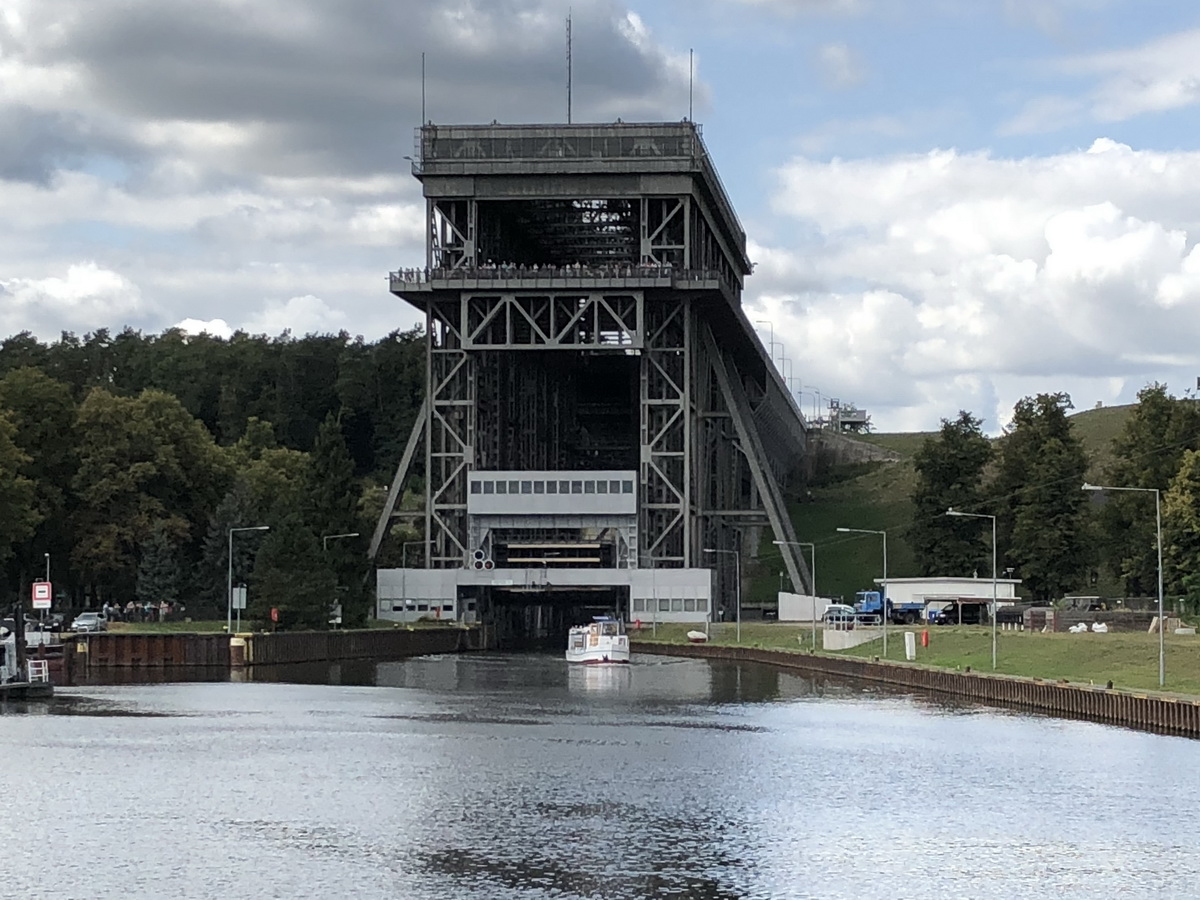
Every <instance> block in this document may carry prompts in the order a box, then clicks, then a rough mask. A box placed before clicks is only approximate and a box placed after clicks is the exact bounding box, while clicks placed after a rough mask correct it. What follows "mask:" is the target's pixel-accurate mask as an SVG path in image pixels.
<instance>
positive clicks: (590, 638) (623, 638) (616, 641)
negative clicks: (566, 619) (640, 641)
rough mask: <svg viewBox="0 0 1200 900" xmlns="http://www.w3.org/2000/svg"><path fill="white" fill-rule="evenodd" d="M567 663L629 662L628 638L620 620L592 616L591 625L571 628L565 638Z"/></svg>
mask: <svg viewBox="0 0 1200 900" xmlns="http://www.w3.org/2000/svg"><path fill="white" fill-rule="evenodd" d="M567 662H573V663H592V664H595V663H627V662H629V638H628V636H627V635H626V634H625V627H624V625H623V623H622V622H621V620H620V619H614V618H613V617H612V616H594V617H593V620H592V624H590V625H575V626H574V627H572V628H571V632H570V635H569V636H568V637H567Z"/></svg>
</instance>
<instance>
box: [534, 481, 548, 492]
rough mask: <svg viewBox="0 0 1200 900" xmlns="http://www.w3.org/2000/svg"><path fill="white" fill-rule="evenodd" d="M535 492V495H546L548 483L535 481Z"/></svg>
mask: <svg viewBox="0 0 1200 900" xmlns="http://www.w3.org/2000/svg"><path fill="white" fill-rule="evenodd" d="M533 492H534V493H535V494H544V493H546V482H544V481H535V482H534V483H533Z"/></svg>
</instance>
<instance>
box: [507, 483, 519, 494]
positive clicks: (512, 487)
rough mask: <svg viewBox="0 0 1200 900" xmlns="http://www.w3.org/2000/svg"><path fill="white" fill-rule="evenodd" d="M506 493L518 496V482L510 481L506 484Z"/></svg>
mask: <svg viewBox="0 0 1200 900" xmlns="http://www.w3.org/2000/svg"><path fill="white" fill-rule="evenodd" d="M508 492H509V493H510V494H519V493H520V492H521V483H520V482H519V481H510V482H509V483H508Z"/></svg>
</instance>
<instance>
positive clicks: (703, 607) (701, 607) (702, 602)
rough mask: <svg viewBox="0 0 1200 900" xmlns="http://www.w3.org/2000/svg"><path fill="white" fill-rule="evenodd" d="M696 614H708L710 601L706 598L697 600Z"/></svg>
mask: <svg viewBox="0 0 1200 900" xmlns="http://www.w3.org/2000/svg"><path fill="white" fill-rule="evenodd" d="M696 612H708V600H707V598H705V597H697V598H696Z"/></svg>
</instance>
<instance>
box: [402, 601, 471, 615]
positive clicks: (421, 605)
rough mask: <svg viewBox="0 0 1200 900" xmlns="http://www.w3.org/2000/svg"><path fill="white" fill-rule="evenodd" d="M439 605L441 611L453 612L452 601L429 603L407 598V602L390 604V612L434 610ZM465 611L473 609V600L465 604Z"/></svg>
mask: <svg viewBox="0 0 1200 900" xmlns="http://www.w3.org/2000/svg"><path fill="white" fill-rule="evenodd" d="M439 606H440V607H441V610H442V612H448V613H452V612H454V604H453V603H444V604H438V603H429V602H426V601H416V600H409V601H408V602H407V603H402V602H396V603H393V604H392V612H436V611H437V609H438V607H439ZM466 611H467V612H474V611H475V603H474V601H472V602H470V603H468V604H467V605H466Z"/></svg>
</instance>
